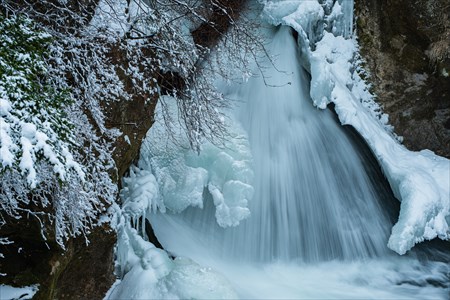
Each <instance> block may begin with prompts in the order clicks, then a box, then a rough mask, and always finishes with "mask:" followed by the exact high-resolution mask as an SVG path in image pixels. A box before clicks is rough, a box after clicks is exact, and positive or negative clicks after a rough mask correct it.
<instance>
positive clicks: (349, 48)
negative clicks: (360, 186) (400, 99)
mask: <svg viewBox="0 0 450 300" xmlns="http://www.w3.org/2000/svg"><path fill="white" fill-rule="evenodd" d="M332 3H333V5H332ZM285 4H286V5H285ZM263 18H264V19H265V20H267V21H269V22H270V23H271V24H274V25H280V24H281V25H287V26H290V27H292V28H293V29H295V30H296V31H297V32H298V44H299V50H300V55H301V56H302V58H306V60H307V62H306V63H305V64H304V66H305V68H307V69H308V70H309V72H310V74H311V92H310V95H311V98H312V100H313V102H314V105H316V106H317V107H319V108H322V109H324V108H326V106H327V104H329V103H330V102H333V103H334V104H335V109H336V112H337V114H338V116H339V119H340V121H341V123H342V124H343V125H344V124H348V125H352V126H353V127H354V128H355V129H356V130H357V131H358V132H359V133H360V134H361V136H362V137H363V138H364V139H365V140H366V142H367V144H368V145H369V147H370V148H371V149H372V151H373V153H374V155H375V157H376V158H377V159H378V162H379V164H380V166H381V167H382V169H383V172H384V174H385V176H386V177H387V179H388V181H389V183H390V185H391V188H392V190H393V192H394V194H395V196H396V197H397V198H398V199H399V200H400V201H401V202H402V203H401V210H400V215H399V219H398V222H397V223H396V224H395V226H394V227H393V229H392V233H391V236H390V239H389V242H388V247H389V248H391V249H392V250H394V251H396V252H397V253H399V254H404V253H406V251H408V250H409V249H411V248H412V247H413V246H414V245H415V244H416V243H419V242H422V241H423V240H430V239H433V238H436V237H439V238H441V239H443V240H446V239H450V228H449V223H450V161H449V160H448V159H446V158H443V157H440V156H437V155H435V154H434V153H433V152H431V151H429V150H423V151H420V152H413V151H409V150H407V149H406V148H405V147H404V146H402V145H400V144H399V143H398V142H397V140H396V139H395V136H394V135H393V134H392V133H391V132H390V131H389V130H390V129H391V127H390V126H389V125H387V116H386V115H384V114H380V112H379V110H380V107H379V105H377V104H376V103H375V102H374V101H373V97H372V95H370V93H369V92H368V86H367V84H366V83H365V82H364V81H363V80H362V79H361V77H360V75H359V73H358V70H359V66H358V60H357V52H358V45H357V42H356V40H355V39H350V38H348V37H349V36H350V34H351V29H352V25H351V23H352V19H353V1H325V2H324V4H320V3H319V1H267V2H266V3H265V8H264V11H263ZM325 29H326V30H325Z"/></svg>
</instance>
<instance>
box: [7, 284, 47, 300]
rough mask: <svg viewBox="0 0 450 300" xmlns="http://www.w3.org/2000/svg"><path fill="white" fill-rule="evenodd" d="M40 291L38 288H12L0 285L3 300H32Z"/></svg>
mask: <svg viewBox="0 0 450 300" xmlns="http://www.w3.org/2000/svg"><path fill="white" fill-rule="evenodd" d="M37 291H38V287H37V286H35V285H33V286H25V287H21V288H18V287H12V286H9V285H3V284H1V285H0V299H2V300H13V299H24V300H25V299H31V298H33V296H34V294H36V292H37Z"/></svg>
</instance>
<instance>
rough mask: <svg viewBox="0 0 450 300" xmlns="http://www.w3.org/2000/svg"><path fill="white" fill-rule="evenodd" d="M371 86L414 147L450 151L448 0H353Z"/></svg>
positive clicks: (449, 30) (441, 152)
mask: <svg viewBox="0 0 450 300" xmlns="http://www.w3.org/2000/svg"><path fill="white" fill-rule="evenodd" d="M355 7H356V28H357V35H358V38H359V42H360V45H361V54H362V56H363V58H364V59H365V61H366V65H365V69H366V70H367V71H369V73H370V79H369V81H370V82H372V83H373V92H375V94H376V95H377V98H378V102H379V103H381V104H382V105H383V108H384V111H385V112H386V113H388V114H389V120H390V123H391V124H392V125H394V127H395V132H396V133H397V134H398V135H400V136H403V138H404V144H405V145H406V146H407V147H408V148H409V149H411V150H421V149H431V150H433V151H434V152H436V153H437V154H439V155H442V156H446V157H450V75H449V74H450V20H449V11H450V0H355Z"/></svg>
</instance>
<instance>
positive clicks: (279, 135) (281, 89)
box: [148, 26, 448, 299]
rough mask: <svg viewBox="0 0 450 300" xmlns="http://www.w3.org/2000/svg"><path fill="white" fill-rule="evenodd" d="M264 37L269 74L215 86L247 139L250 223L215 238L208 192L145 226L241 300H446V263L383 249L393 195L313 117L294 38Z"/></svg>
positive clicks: (323, 113)
mask: <svg viewBox="0 0 450 300" xmlns="http://www.w3.org/2000/svg"><path fill="white" fill-rule="evenodd" d="M268 35H269V39H270V40H271V42H270V44H269V45H267V49H268V50H269V51H270V53H272V54H274V56H273V57H274V59H273V60H270V59H269V58H266V61H265V62H263V63H262V65H263V66H264V72H263V74H264V75H263V76H254V77H252V78H250V79H249V80H248V82H246V83H244V84H241V85H232V86H227V85H223V86H222V91H223V93H224V94H225V95H227V96H229V97H230V98H234V99H236V100H238V101H237V103H239V105H238V106H237V107H236V108H235V109H234V118H235V122H238V123H240V124H241V125H242V127H243V129H244V130H245V131H246V132H247V134H248V144H249V146H250V150H251V153H252V157H253V161H252V164H253V173H254V181H253V187H254V196H253V199H252V200H251V202H250V203H249V209H250V212H251V215H250V217H249V218H247V219H245V220H243V221H241V222H240V224H239V226H236V227H231V228H230V227H227V228H223V227H220V226H219V225H218V224H217V221H216V216H215V206H214V205H215V203H214V202H215V201H214V199H213V196H212V195H211V194H210V193H209V191H208V189H207V188H205V190H204V193H203V198H204V199H203V207H202V208H199V207H189V208H187V209H185V210H184V211H183V212H181V213H171V212H170V211H168V212H166V213H164V214H162V213H152V214H151V215H150V216H148V217H149V220H150V222H151V224H152V226H153V228H154V230H155V234H156V236H157V238H158V240H159V241H160V242H161V244H162V245H163V247H164V249H165V250H167V251H168V252H169V253H171V254H172V255H174V256H182V257H189V258H191V259H194V260H195V261H197V262H199V263H201V264H203V265H206V266H210V267H212V268H214V269H215V270H216V271H218V272H220V273H222V274H223V275H225V276H226V277H227V279H228V280H230V282H231V284H232V286H233V287H234V288H235V289H236V291H237V292H238V294H239V296H240V297H244V298H262V297H263V298H296V299H298V298H308V299H311V298H317V299H321V298H353V297H358V298H373V297H374V298H398V297H408V298H418V299H423V298H427V297H431V298H445V297H446V296H445V295H446V293H447V292H446V291H445V288H446V283H445V282H447V281H448V275H446V274H447V272H448V265H447V264H445V263H440V262H436V263H433V264H427V265H423V264H421V263H420V261H418V260H417V259H415V258H414V257H413V258H410V257H398V256H395V255H394V254H393V252H391V251H390V250H388V248H387V247H386V244H387V240H388V236H389V233H390V228H391V225H392V223H391V222H392V220H390V218H389V216H388V215H387V209H386V206H389V203H388V202H389V201H393V198H392V195H391V194H390V191H387V192H386V191H383V189H382V188H380V185H381V183H380V182H376V180H374V178H371V177H370V176H369V175H368V173H367V168H365V167H366V166H365V165H364V164H365V163H366V161H365V160H364V159H362V158H361V157H364V155H361V153H360V151H361V150H362V149H361V148H360V147H359V146H358V145H357V143H355V142H354V140H352V139H351V138H349V134H347V133H346V132H345V129H344V127H342V126H341V125H340V124H338V122H337V120H336V118H335V116H334V114H333V112H332V111H330V110H319V109H316V108H315V107H313V105H312V102H311V99H310V96H309V81H310V80H309V78H308V74H307V73H306V71H305V70H304V69H303V67H302V65H301V62H300V61H299V59H298V57H299V55H298V53H297V51H298V50H297V47H296V41H295V38H294V35H293V34H292V31H291V29H290V28H289V27H287V26H280V27H277V28H275V27H274V28H272V29H271V30H269V33H268ZM223 167H226V166H223ZM224 172H225V173H226V172H227V171H226V170H224ZM377 185H378V186H377ZM381 204H383V208H382V207H381ZM429 282H435V283H437V285H433V284H429ZM324 287H328V288H329V289H330V290H327V289H326V288H325V289H324ZM193 289H194V290H195V287H193Z"/></svg>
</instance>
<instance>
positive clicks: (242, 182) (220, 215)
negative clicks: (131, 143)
mask: <svg viewBox="0 0 450 300" xmlns="http://www.w3.org/2000/svg"><path fill="white" fill-rule="evenodd" d="M162 102H164V103H165V105H167V108H168V109H170V110H171V112H172V115H173V116H175V119H177V117H176V116H177V112H176V105H175V99H173V98H169V97H165V98H164V99H163V101H162ZM162 118H163V115H162V105H161V104H158V105H157V108H156V113H155V120H156V122H155V124H154V125H153V127H152V128H151V129H150V131H149V133H148V134H147V137H146V139H145V141H144V143H143V146H142V149H141V159H140V161H139V167H140V168H142V169H147V170H151V171H152V172H153V173H154V174H155V177H156V180H157V183H158V186H159V192H160V195H161V199H163V200H162V201H163V204H164V206H165V207H166V208H167V209H169V210H170V211H172V212H177V213H179V212H181V211H183V210H185V209H186V208H187V207H189V206H195V207H199V208H202V207H203V198H204V197H203V196H204V193H205V192H206V191H205V189H207V191H208V192H209V193H210V194H211V195H212V198H213V201H214V205H215V207H216V213H215V215H216V220H217V223H218V224H219V225H220V226H222V227H227V226H236V225H238V224H239V222H240V221H241V220H243V219H245V218H247V217H248V216H249V215H250V211H249V210H248V208H247V205H248V201H250V200H251V198H252V195H253V187H252V185H251V184H252V178H253V172H252V169H251V154H250V149H249V146H248V141H247V138H246V136H245V133H243V131H242V129H240V128H239V127H238V125H237V124H230V126H229V138H228V139H227V141H226V142H225V144H224V145H221V146H216V145H213V144H211V143H205V144H204V145H203V149H202V151H201V152H200V154H197V153H195V152H193V151H192V150H191V149H190V147H189V142H188V140H187V137H186V136H185V134H184V133H183V130H182V128H181V127H180V125H178V124H177V125H176V128H175V131H176V132H175V133H172V134H175V136H172V138H170V137H169V136H170V134H171V133H168V132H167V131H166V128H165V126H164V121H163V119H162Z"/></svg>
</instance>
